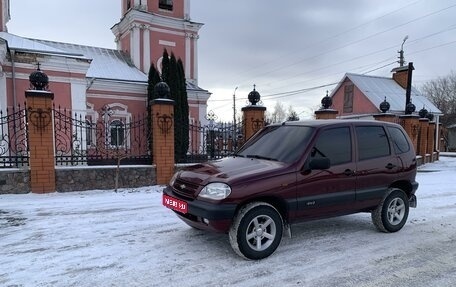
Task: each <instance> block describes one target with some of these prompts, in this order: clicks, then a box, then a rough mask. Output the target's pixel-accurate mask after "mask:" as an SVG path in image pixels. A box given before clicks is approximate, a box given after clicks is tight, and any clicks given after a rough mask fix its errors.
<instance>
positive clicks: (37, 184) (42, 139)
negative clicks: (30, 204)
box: [25, 90, 55, 193]
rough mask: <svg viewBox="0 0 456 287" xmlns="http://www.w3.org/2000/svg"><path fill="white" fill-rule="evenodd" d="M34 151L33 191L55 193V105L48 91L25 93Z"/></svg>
mask: <svg viewBox="0 0 456 287" xmlns="http://www.w3.org/2000/svg"><path fill="white" fill-rule="evenodd" d="M25 98H26V103H27V119H28V144H29V149H30V163H29V165H30V180H31V182H30V189H31V191H32V192H33V193H48V192H55V160H54V136H53V128H54V124H53V121H52V104H53V100H54V94H53V93H51V92H48V91H41V90H40V91H38V90H36V91H35V90H29V91H26V92H25Z"/></svg>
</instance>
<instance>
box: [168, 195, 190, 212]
mask: <svg viewBox="0 0 456 287" xmlns="http://www.w3.org/2000/svg"><path fill="white" fill-rule="evenodd" d="M163 205H164V206H166V207H168V208H170V209H172V210H175V211H178V212H180V213H187V211H188V205H187V202H185V201H182V200H179V199H176V198H174V197H171V196H168V195H166V194H163Z"/></svg>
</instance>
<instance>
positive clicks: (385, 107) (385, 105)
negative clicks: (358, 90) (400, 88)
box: [380, 97, 391, 113]
mask: <svg viewBox="0 0 456 287" xmlns="http://www.w3.org/2000/svg"><path fill="white" fill-rule="evenodd" d="M390 107H391V106H390V103H388V102H387V101H386V97H385V100H384V101H383V102H381V103H380V111H382V113H386V112H387V111H389V109H390Z"/></svg>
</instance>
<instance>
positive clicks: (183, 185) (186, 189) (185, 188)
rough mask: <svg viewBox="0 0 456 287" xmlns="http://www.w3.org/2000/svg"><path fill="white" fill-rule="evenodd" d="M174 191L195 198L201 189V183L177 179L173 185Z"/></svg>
mask: <svg viewBox="0 0 456 287" xmlns="http://www.w3.org/2000/svg"><path fill="white" fill-rule="evenodd" d="M173 189H174V192H175V193H177V194H179V195H181V196H183V197H186V198H192V199H193V198H195V197H196V194H197V192H198V190H199V185H197V184H194V183H189V182H186V181H183V180H181V179H177V180H176V181H175V182H174V185H173Z"/></svg>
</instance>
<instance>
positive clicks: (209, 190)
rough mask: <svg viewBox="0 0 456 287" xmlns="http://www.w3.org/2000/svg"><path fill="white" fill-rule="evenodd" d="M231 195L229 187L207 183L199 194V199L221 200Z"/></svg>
mask: <svg viewBox="0 0 456 287" xmlns="http://www.w3.org/2000/svg"><path fill="white" fill-rule="evenodd" d="M230 194H231V187H229V185H227V184H225V183H221V182H215V183H209V184H208V185H206V186H205V187H203V189H202V190H201V192H200V193H199V196H200V197H204V198H209V199H214V200H221V199H225V198H227V197H228V195H230Z"/></svg>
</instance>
